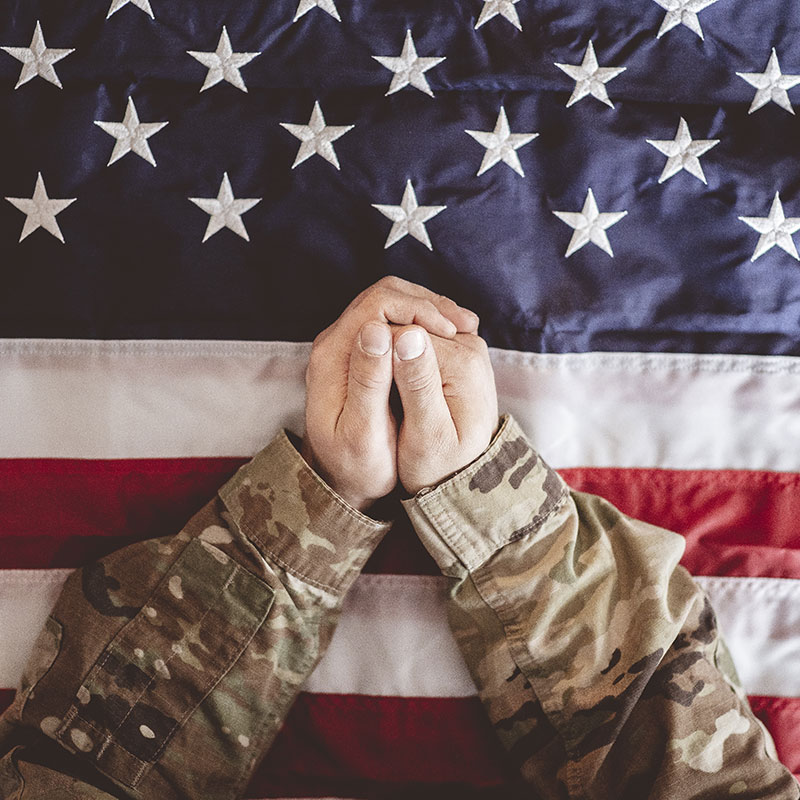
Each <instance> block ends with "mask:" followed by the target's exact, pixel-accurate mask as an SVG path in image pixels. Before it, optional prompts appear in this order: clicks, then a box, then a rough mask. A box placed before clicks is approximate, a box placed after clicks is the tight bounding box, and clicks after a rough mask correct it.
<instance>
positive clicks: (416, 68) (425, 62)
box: [372, 30, 446, 97]
mask: <svg viewBox="0 0 800 800" xmlns="http://www.w3.org/2000/svg"><path fill="white" fill-rule="evenodd" d="M372 57H373V58H374V59H375V60H376V61H377V62H378V63H380V64H382V65H383V66H384V67H386V69H388V70H391V71H392V72H394V77H393V78H392V82H391V84H390V85H389V91H388V92H386V94H387V95H390V94H394V93H395V92H399V91H400V89H402V88H403V87H404V86H408V85H409V84H410V85H411V86H413V87H414V88H415V89H419V90H420V91H421V92H425V94H427V95H430V96H431V97H433V92H432V91H431V87H430V86H429V85H428V79H427V78H426V77H425V73H426V72H427V71H428V70H429V69H431V68H432V67H435V66H436V65H437V64H440V63H441V62H442V61H444V60H445V58H446V56H430V57H428V56H426V57H421V56H418V55H417V48H416V47H415V46H414V39H413V38H412V36H411V31H410V30H408V31H406V39H405V42H404V44H403V52H402V53H400V55H399V56H372Z"/></svg>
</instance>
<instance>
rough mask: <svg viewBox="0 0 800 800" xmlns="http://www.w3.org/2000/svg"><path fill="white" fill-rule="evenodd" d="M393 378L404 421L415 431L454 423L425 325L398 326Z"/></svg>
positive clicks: (406, 425) (395, 340)
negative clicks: (401, 404) (423, 326)
mask: <svg viewBox="0 0 800 800" xmlns="http://www.w3.org/2000/svg"><path fill="white" fill-rule="evenodd" d="M394 381H395V383H396V384H397V390H398V392H399V394H400V400H401V402H402V403H403V416H404V419H403V425H404V427H406V428H407V429H408V428H411V429H412V430H416V431H419V432H421V431H424V430H428V431H431V430H434V429H436V428H438V427H440V426H442V425H447V424H448V423H450V424H452V423H451V421H450V410H449V408H448V407H447V402H446V401H445V398H444V392H443V391H442V376H441V374H440V372H439V363H438V361H437V360H436V353H435V351H434V349H433V344H432V342H431V340H430V337H429V336H428V333H427V332H426V331H425V329H424V328H420V327H418V326H416V325H410V326H407V327H404V328H399V329H398V330H397V331H396V332H395V338H394Z"/></svg>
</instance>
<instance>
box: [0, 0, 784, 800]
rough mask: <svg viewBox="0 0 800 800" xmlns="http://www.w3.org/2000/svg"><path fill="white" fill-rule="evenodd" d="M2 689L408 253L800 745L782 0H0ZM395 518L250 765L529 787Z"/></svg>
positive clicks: (519, 414) (340, 786) (367, 786)
mask: <svg viewBox="0 0 800 800" xmlns="http://www.w3.org/2000/svg"><path fill="white" fill-rule="evenodd" d="M0 10H2V13H0V123H2V124H0V276H1V277H2V282H1V283H0V337H4V338H2V339H1V340H0V412H1V413H2V419H3V423H2V425H0V687H2V689H0V700H2V704H3V705H7V704H8V703H9V702H10V700H11V697H12V695H13V690H14V686H15V685H16V682H17V680H18V679H19V675H20V672H21V669H22V665H23V663H24V661H25V659H26V657H27V654H28V653H29V652H30V647H31V645H32V642H33V639H34V637H35V635H36V633H37V632H38V628H39V627H40V626H41V625H42V623H43V621H44V618H45V617H46V615H47V613H48V610H49V608H50V607H51V605H52V603H53V602H54V599H55V597H56V595H57V593H58V590H59V587H60V585H61V583H62V582H63V580H64V578H65V576H66V574H67V573H68V571H69V569H71V568H74V567H77V566H80V565H81V564H84V563H86V562H88V561H89V560H91V559H92V558H95V557H98V556H100V555H103V554H105V553H108V552H110V551H112V550H114V549H117V548H118V547H121V546H123V545H124V544H126V543H129V542H131V541H136V540H141V539H145V538H148V537H152V536H160V535H164V534H167V533H171V532H175V531H177V530H178V529H179V528H180V526H181V525H182V524H183V523H184V522H185V520H186V519H187V518H188V517H189V516H190V515H191V514H192V513H193V512H194V511H196V510H197V509H198V508H200V507H201V506H202V505H203V503H204V502H205V501H206V500H207V499H208V498H209V497H210V496H211V495H212V494H213V493H214V491H215V490H216V488H218V487H219V486H220V485H221V484H222V483H223V482H224V481H225V480H226V478H227V477H228V476H230V475H231V474H232V473H233V471H234V470H235V469H236V467H237V466H238V465H239V464H241V463H242V462H243V461H244V460H245V459H246V458H247V457H249V456H251V455H252V454H254V453H255V452H257V450H258V449H259V448H260V447H261V446H263V445H264V444H265V443H266V442H267V441H269V439H270V438H271V436H272V435H273V434H274V432H276V431H277V430H278V429H279V428H280V427H281V426H287V427H289V428H291V429H293V430H295V431H298V432H300V431H301V430H302V411H303V372H304V367H305V362H306V360H307V357H308V344H307V342H308V341H309V340H310V339H312V338H313V337H314V336H315V335H316V333H318V332H319V331H320V330H321V329H322V328H323V327H325V326H326V325H327V324H329V323H330V322H331V321H332V320H333V319H334V318H335V317H336V316H337V315H338V314H339V313H340V312H341V310H342V309H343V308H344V307H345V305H346V304H347V302H349V300H350V299H352V297H353V296H354V295H355V294H356V293H357V292H358V291H359V290H361V289H363V288H364V287H366V286H368V285H369V284H371V283H373V282H374V281H376V280H377V279H378V278H380V277H381V276H383V275H386V274H396V275H400V276H402V277H405V278H407V279H409V280H413V281H416V282H419V283H422V284H425V285H426V286H429V287H430V288H432V289H434V290H436V291H439V292H442V293H444V294H447V295H449V296H451V297H453V298H454V299H455V300H457V301H458V302H460V303H462V304H464V305H466V306H468V307H470V308H473V309H474V310H475V311H477V312H478V313H479V314H480V316H481V320H482V325H481V333H482V335H484V337H485V338H486V339H487V340H488V341H489V343H490V344H491V345H492V346H493V350H492V358H493V363H494V366H495V370H496V374H497V379H498V388H499V392H500V405H501V409H502V410H504V411H510V412H512V413H513V414H514V416H515V417H516V418H517V419H518V420H519V421H520V423H521V424H522V426H523V427H524V428H525V429H526V431H527V432H528V434H529V435H530V436H531V437H532V440H533V441H534V443H535V444H536V446H537V447H538V448H539V450H540V451H541V452H542V454H543V456H544V457H545V458H546V459H547V460H548V461H549V462H550V463H551V464H552V465H553V466H555V467H556V468H558V469H560V470H561V471H562V474H563V475H564V477H565V478H566V479H567V480H568V482H570V484H571V485H572V486H574V487H575V488H577V489H583V490H587V491H591V492H595V493H597V494H601V495H603V496H605V497H607V498H608V499H609V500H611V501H612V502H614V503H615V504H617V505H618V506H619V507H620V508H622V509H623V510H624V511H626V512H628V513H630V514H632V515H634V516H636V517H639V518H642V519H646V520H648V521H650V522H653V523H655V524H659V525H663V526H665V527H668V528H671V529H673V530H677V531H679V532H680V533H682V534H683V535H684V536H685V537H686V540H687V549H686V555H685V557H684V564H685V565H686V566H687V567H688V568H689V569H690V571H691V572H692V573H693V574H694V575H696V576H697V577H698V580H699V581H700V582H701V583H702V585H703V587H704V588H705V589H706V591H707V592H708V593H709V595H710V597H711V599H712V602H713V604H714V606H715V608H716V609H717V611H718V614H719V618H720V622H721V627H722V629H723V632H724V633H725V636H726V638H727V640H728V642H729V645H730V647H731V650H732V652H733V655H734V659H735V661H736V663H737V667H738V669H739V672H740V674H741V677H742V679H743V682H744V685H745V689H746V690H747V692H748V694H749V696H750V701H751V704H752V705H753V707H754V709H755V711H756V712H757V714H758V715H759V716H760V718H761V719H762V720H763V721H764V722H765V724H766V725H767V727H768V728H769V730H770V732H771V733H772V735H773V737H774V739H775V741H776V745H777V747H778V751H779V754H780V756H781V758H782V760H783V761H784V763H786V764H787V765H788V766H789V767H790V768H791V769H792V771H793V772H794V773H795V774H796V775H800V744H799V743H800V737H799V736H798V735H797V732H798V730H800V678H798V672H797V669H796V665H797V663H798V658H800V532H798V528H797V524H796V521H797V519H798V515H800V455H798V453H800V448H798V442H800V414H798V411H800V358H798V356H800V332H799V331H798V324H800V263H798V261H799V260H800V259H799V258H798V252H797V249H796V244H795V242H796V240H795V238H794V236H795V234H796V233H797V232H798V231H800V197H798V196H797V186H798V185H800V184H799V182H798V164H799V163H800V161H799V160H798V158H797V156H798V150H797V148H798V144H797V143H798V142H800V123H799V122H798V120H797V116H796V114H795V104H796V103H798V102H800V44H798V40H797V37H796V36H795V35H794V32H795V31H796V29H797V27H798V25H800V12H798V11H797V9H794V8H791V7H789V6H787V4H785V3H782V2H780V0H704V1H703V2H694V0H594V1H593V2H578V1H577V0H463V2H459V3H454V2H444V1H441V2H438V3H429V2H428V3H425V2H421V1H420V0H272V1H271V2H269V3H255V2H249V1H247V2H236V3H233V2H224V0H223V2H218V3H215V4H213V5H209V4H199V3H190V2H185V0H173V1H172V2H169V3H167V2H164V1H163V0H104V2H97V3H85V2H84V3H79V2H76V0H64V2H61V3H58V4H53V3H48V2H37V0H28V1H27V2H24V3H23V2H19V1H18V0H0ZM442 581H443V579H442V578H441V577H439V576H438V575H437V574H436V569H435V565H434V564H433V563H432V562H431V561H430V559H429V557H428V556H427V554H426V553H425V552H424V551H423V550H422V548H421V546H420V545H419V544H418V543H417V541H416V538H415V537H414V535H413V533H412V532H411V531H410V529H409V528H408V527H407V526H404V525H402V524H398V525H397V526H396V527H395V528H394V529H393V530H392V531H391V532H390V534H389V536H388V537H387V538H386V540H385V541H384V542H383V543H382V545H381V546H380V548H379V549H378V551H377V552H376V553H375V555H374V557H373V558H372V560H371V561H370V563H369V564H368V566H367V568H366V569H365V573H364V575H363V576H362V577H361V578H359V580H358V581H357V584H356V586H355V588H354V590H353V592H352V594H351V596H350V597H349V598H348V601H347V606H346V609H345V612H344V614H343V617H342V621H341V624H340V626H339V629H338V630H337V633H336V635H335V637H334V640H333V642H332V644H331V647H330V650H329V652H328V654H327V655H326V657H325V658H324V659H323V661H322V662H321V664H320V665H319V667H318V669H317V670H316V672H315V673H314V674H313V675H312V677H311V679H310V681H309V683H308V685H307V686H306V687H305V691H304V692H303V693H302V694H301V696H300V699H299V700H298V702H297V704H296V705H295V707H294V709H293V710H292V712H291V714H290V717H289V719H288V720H287V722H286V725H285V727H284V729H283V731H282V733H281V734H280V736H279V739H278V741H277V742H276V744H275V746H274V748H273V749H272V751H271V752H270V753H269V755H268V756H267V758H266V760H265V762H264V763H263V764H262V766H261V768H260V769H259V771H258V773H257V775H256V778H255V780H254V781H253V784H252V785H251V787H250V791H249V796H250V797H252V798H266V797H340V798H344V797H349V798H366V797H391V796H407V795H408V794H409V793H411V792H417V793H418V794H419V793H423V795H424V793H425V792H428V793H430V794H431V796H437V797H447V796H450V795H452V796H458V797H470V796H475V797H498V798H508V797H513V796H515V795H514V794H513V793H514V791H515V790H514V788H513V787H514V786H515V776H514V774H513V770H512V769H511V768H510V767H509V764H508V762H507V760H506V758H505V756H504V754H503V752H502V751H501V749H500V746H499V744H498V743H497V742H496V741H495V739H494V737H493V734H492V732H491V730H490V728H489V725H488V722H487V721H486V718H485V716H484V713H483V711H482V708H481V706H480V703H479V701H478V700H477V698H476V697H475V689H474V686H473V684H472V682H471V680H470V678H469V675H468V674H467V673H466V670H465V667H464V666H463V663H462V662H461V659H460V656H459V654H458V650H457V648H456V646H455V643H454V642H453V640H452V637H451V635H450V633H449V631H448V628H447V623H446V618H445V612H444V598H445V593H446V585H445V584H443V582H442Z"/></svg>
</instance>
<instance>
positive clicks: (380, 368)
mask: <svg viewBox="0 0 800 800" xmlns="http://www.w3.org/2000/svg"><path fill="white" fill-rule="evenodd" d="M391 345H392V334H391V331H390V330H389V326H388V325H387V324H386V323H384V322H367V323H365V324H364V325H362V327H361V330H360V331H359V334H358V340H357V341H356V343H355V346H354V347H353V349H352V351H351V353H350V368H349V372H348V377H347V398H346V399H345V402H344V408H343V409H342V417H350V420H351V421H355V422H358V423H359V424H362V425H366V424H367V423H368V422H369V421H370V420H374V419H375V417H376V416H377V415H382V416H384V417H385V416H386V414H388V409H389V391H390V390H391V388H392V359H391V357H390V354H391Z"/></svg>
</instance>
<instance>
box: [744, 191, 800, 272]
mask: <svg viewBox="0 0 800 800" xmlns="http://www.w3.org/2000/svg"><path fill="white" fill-rule="evenodd" d="M739 219H740V220H741V221H742V222H744V224H745V225H749V226H750V227H751V228H753V230H755V231H758V233H760V234H761V237H760V238H759V240H758V244H757V245H756V249H755V252H754V253H753V257H752V258H751V259H750V260H751V261H755V260H756V259H757V258H759V257H760V256H763V255H764V253H766V252H767V251H768V250H771V249H772V248H773V247H775V245H777V246H778V247H780V248H781V250H783V251H784V252H786V253H788V254H789V255H790V256H791V257H792V258H794V259H796V260H798V261H800V256H798V254H797V248H796V247H795V245H794V240H793V239H792V234H793V233H796V232H797V231H798V230H800V217H789V218H788V219H787V218H786V217H785V216H784V214H783V204H782V203H781V197H780V193H778V192H775V199H774V200H773V201H772V208H771V209H770V211H769V216H768V217H739Z"/></svg>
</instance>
